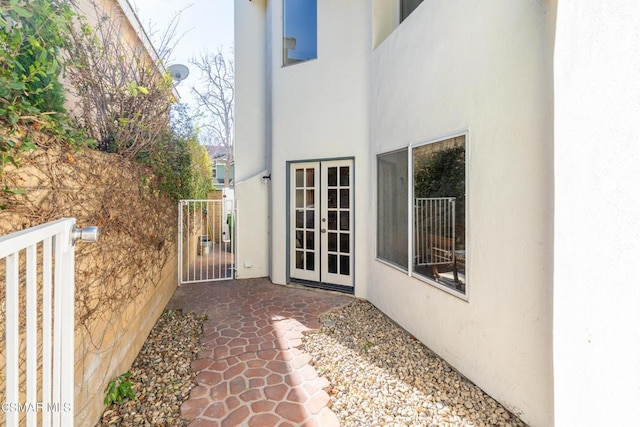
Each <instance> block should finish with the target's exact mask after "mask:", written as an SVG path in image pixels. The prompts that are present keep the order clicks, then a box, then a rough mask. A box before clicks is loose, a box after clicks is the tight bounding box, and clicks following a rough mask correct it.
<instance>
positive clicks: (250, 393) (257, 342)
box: [167, 279, 353, 427]
mask: <svg viewBox="0 0 640 427" xmlns="http://www.w3.org/2000/svg"><path fill="white" fill-rule="evenodd" d="M351 301H353V299H352V298H351V297H348V296H344V295H339V294H335V293H330V292H323V291H316V290H307V289H299V288H290V287H284V286H277V285H273V284H272V283H271V282H270V281H269V280H268V279H252V280H242V281H235V280H230V281H224V282H210V283H204V284H189V285H183V286H181V287H179V288H178V289H177V290H176V293H175V295H174V296H173V298H172V299H171V301H170V302H169V304H168V305H167V309H179V308H181V309H183V310H184V311H186V312H189V311H194V312H196V313H205V314H207V316H208V320H207V322H206V323H205V326H204V334H203V337H202V343H203V345H204V349H203V350H202V351H201V352H200V353H199V354H198V357H197V359H196V360H195V361H194V362H193V363H192V369H193V370H194V371H195V372H197V376H196V382H197V384H198V385H197V386H196V387H194V388H193V389H192V390H191V393H190V395H189V398H188V399H187V400H186V401H185V402H184V403H183V405H182V408H181V412H182V416H183V417H184V418H187V419H192V420H193V421H192V423H191V424H190V426H194V427H195V426H212V427H214V426H224V427H226V426H239V425H248V426H282V427H285V426H307V427H311V426H318V427H329V426H338V425H339V422H338V419H337V417H336V416H335V414H334V413H333V412H331V410H330V409H329V408H328V407H327V404H328V403H329V395H328V394H327V392H326V389H327V388H328V387H329V383H328V381H327V380H326V379H324V378H320V377H318V374H317V372H316V371H315V369H314V368H313V367H312V366H310V365H309V361H310V356H309V355H307V354H305V353H303V352H302V351H301V350H299V349H298V348H297V347H298V346H300V344H301V338H302V333H303V332H305V331H308V330H311V329H318V328H320V326H321V325H320V323H319V322H318V316H319V315H320V314H321V313H324V312H327V311H329V310H331V309H334V308H337V307H341V306H344V305H346V304H348V303H349V302H351Z"/></svg>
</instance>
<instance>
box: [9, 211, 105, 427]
mask: <svg viewBox="0 0 640 427" xmlns="http://www.w3.org/2000/svg"><path fill="white" fill-rule="evenodd" d="M75 223H76V220H75V219H74V218H63V219H60V220H58V221H54V222H50V223H48V224H43V225H40V226H37V227H33V228H29V229H27V230H22V231H18V232H15V233H12V234H9V235H6V236H2V237H0V260H1V259H4V260H5V262H4V263H1V264H0V277H2V276H4V280H3V281H4V282H5V292H4V301H2V304H1V305H0V310H2V311H4V313H3V314H4V316H3V319H2V320H4V325H2V324H1V323H0V325H1V326H3V327H4V331H3V332H4V338H5V347H4V351H3V353H4V354H0V360H1V359H2V356H4V357H3V358H4V361H3V362H4V363H3V365H4V374H5V390H4V394H5V395H4V397H5V399H4V401H3V402H1V403H2V404H3V406H2V414H0V415H4V418H5V425H7V426H18V425H27V426H35V425H43V426H51V425H54V426H61V425H62V426H71V425H73V417H74V386H73V385H74V361H75V358H74V350H75V349H74V334H75V327H74V304H75V280H74V267H75V262H74V254H75V250H74V243H75V241H76V240H86V241H96V240H97V238H98V230H97V228H96V227H88V228H87V229H84V230H78V229H76V228H75ZM0 296H1V295H0Z"/></svg>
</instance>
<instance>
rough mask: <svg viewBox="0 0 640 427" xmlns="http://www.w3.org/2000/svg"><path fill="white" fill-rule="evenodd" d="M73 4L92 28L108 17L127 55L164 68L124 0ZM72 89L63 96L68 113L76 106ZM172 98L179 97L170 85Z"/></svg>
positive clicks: (82, 0)
mask: <svg viewBox="0 0 640 427" xmlns="http://www.w3.org/2000/svg"><path fill="white" fill-rule="evenodd" d="M73 4H74V6H75V9H76V10H77V12H78V13H79V14H81V15H83V16H84V17H85V18H86V19H87V23H88V24H89V25H91V26H92V27H94V28H95V27H96V26H97V25H99V22H101V21H102V20H104V19H111V20H112V22H113V25H114V29H117V30H118V32H119V34H118V35H119V36H121V37H122V41H123V42H124V45H125V46H126V48H127V53H128V54H129V55H132V56H137V57H142V58H144V59H146V60H147V61H148V63H149V64H152V65H153V66H154V68H157V70H158V75H159V76H162V75H164V74H165V73H166V72H167V70H166V68H165V64H164V63H163V62H162V60H161V58H160V56H159V54H158V52H157V51H156V49H155V47H154V46H153V43H152V42H151V39H150V38H149V36H148V34H147V32H146V31H145V29H144V27H143V26H142V24H141V22H140V20H139V18H138V16H137V15H136V12H135V10H134V9H133V7H132V6H131V3H130V2H129V1H128V0H74V2H73ZM67 86H68V84H67ZM73 92H74V91H73V89H70V90H69V91H68V92H67V96H66V98H67V102H66V107H67V109H68V110H69V111H71V112H72V114H74V109H75V108H80V106H79V104H78V100H77V97H76V95H75V94H74V93H73ZM173 98H174V100H175V101H176V102H177V101H178V100H179V98H180V97H179V94H178V92H177V90H176V89H175V88H173Z"/></svg>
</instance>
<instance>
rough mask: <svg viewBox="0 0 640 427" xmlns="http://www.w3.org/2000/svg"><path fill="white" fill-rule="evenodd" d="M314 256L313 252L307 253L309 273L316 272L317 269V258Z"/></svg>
mask: <svg viewBox="0 0 640 427" xmlns="http://www.w3.org/2000/svg"><path fill="white" fill-rule="evenodd" d="M314 255H315V254H314V253H313V252H307V268H306V269H307V271H314V270H315V269H316V266H315V261H316V257H315V256H314Z"/></svg>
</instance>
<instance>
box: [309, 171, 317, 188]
mask: <svg viewBox="0 0 640 427" xmlns="http://www.w3.org/2000/svg"><path fill="white" fill-rule="evenodd" d="M314 178H315V169H307V187H313V186H314V185H315V184H314Z"/></svg>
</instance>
